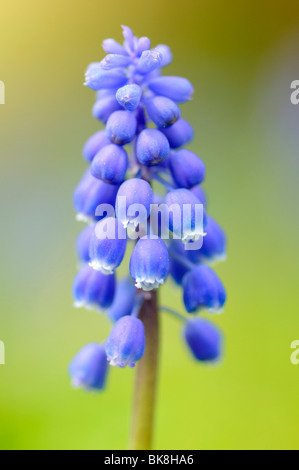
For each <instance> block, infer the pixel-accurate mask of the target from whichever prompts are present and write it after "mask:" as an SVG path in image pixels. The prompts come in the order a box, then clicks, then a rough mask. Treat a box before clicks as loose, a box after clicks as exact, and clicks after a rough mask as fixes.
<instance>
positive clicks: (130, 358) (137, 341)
mask: <svg viewBox="0 0 299 470" xmlns="http://www.w3.org/2000/svg"><path fill="white" fill-rule="evenodd" d="M144 349H145V332H144V326H143V323H142V321H141V320H139V318H135V317H131V316H130V317H129V316H125V317H122V318H120V319H119V320H118V321H117V323H115V325H114V327H113V329H112V331H111V333H110V335H109V338H108V339H107V343H106V354H107V357H108V361H109V362H110V365H111V366H117V367H126V366H127V365H128V366H129V367H135V363H136V362H137V361H139V360H140V359H142V357H143V354H144Z"/></svg>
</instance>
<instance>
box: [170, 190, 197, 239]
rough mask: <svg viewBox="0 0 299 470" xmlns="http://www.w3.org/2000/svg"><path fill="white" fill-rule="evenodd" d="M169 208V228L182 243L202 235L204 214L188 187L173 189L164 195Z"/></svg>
mask: <svg viewBox="0 0 299 470" xmlns="http://www.w3.org/2000/svg"><path fill="white" fill-rule="evenodd" d="M165 204H166V205H167V206H168V210H169V229H170V230H171V232H173V233H174V234H175V235H176V236H177V237H179V238H181V240H182V241H183V243H187V242H189V241H190V240H191V241H196V240H198V239H199V238H200V237H202V236H204V229H205V226H206V214H205V211H204V209H203V207H201V206H203V205H202V203H201V201H199V199H197V197H196V196H195V195H194V194H193V193H192V192H191V191H189V190H188V189H175V190H173V191H170V192H169V193H168V194H167V195H166V197H165Z"/></svg>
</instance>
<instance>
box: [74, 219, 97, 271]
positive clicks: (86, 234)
mask: <svg viewBox="0 0 299 470" xmlns="http://www.w3.org/2000/svg"><path fill="white" fill-rule="evenodd" d="M94 231H95V225H87V227H85V229H84V230H82V232H81V233H80V234H79V236H78V237H77V242H76V248H77V254H78V258H79V260H80V261H81V262H82V263H89V261H90V257H89V245H90V239H91V237H92V235H93V234H94Z"/></svg>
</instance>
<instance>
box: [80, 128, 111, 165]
mask: <svg viewBox="0 0 299 470" xmlns="http://www.w3.org/2000/svg"><path fill="white" fill-rule="evenodd" d="M110 143H111V142H110V140H109V139H107V137H106V133H105V131H99V132H97V133H96V134H94V135H93V136H91V137H90V139H88V141H87V142H86V144H85V146H84V149H83V156H84V158H85V160H86V161H87V162H91V161H92V160H93V158H94V156H95V155H96V154H97V153H98V152H99V151H100V150H101V149H102V148H103V147H105V146H106V145H109V144H110Z"/></svg>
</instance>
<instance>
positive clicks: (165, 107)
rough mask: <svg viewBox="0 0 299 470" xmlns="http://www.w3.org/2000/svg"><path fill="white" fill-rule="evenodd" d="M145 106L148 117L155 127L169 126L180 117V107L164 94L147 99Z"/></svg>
mask: <svg viewBox="0 0 299 470" xmlns="http://www.w3.org/2000/svg"><path fill="white" fill-rule="evenodd" d="M145 106H146V110H147V113H148V115H149V117H150V119H151V120H152V121H153V122H154V123H155V124H156V126H157V127H169V126H171V125H172V124H174V123H175V122H176V121H177V120H178V119H180V117H181V111H180V108H179V107H178V106H177V105H176V104H175V103H174V102H173V101H171V100H170V99H169V98H165V97H164V96H155V97H153V98H150V99H147V100H146V103H145Z"/></svg>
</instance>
